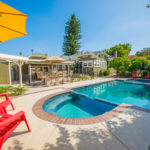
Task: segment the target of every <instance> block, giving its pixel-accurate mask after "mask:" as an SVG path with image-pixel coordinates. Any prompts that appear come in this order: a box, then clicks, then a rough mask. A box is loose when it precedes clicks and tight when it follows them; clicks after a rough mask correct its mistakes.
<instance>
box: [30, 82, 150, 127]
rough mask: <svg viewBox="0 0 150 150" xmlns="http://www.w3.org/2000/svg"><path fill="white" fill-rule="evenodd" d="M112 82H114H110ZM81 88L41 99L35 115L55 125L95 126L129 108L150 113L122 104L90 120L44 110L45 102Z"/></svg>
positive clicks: (33, 109) (146, 110)
mask: <svg viewBox="0 0 150 150" xmlns="http://www.w3.org/2000/svg"><path fill="white" fill-rule="evenodd" d="M110 81H113V80H110ZM104 82H106V81H102V82H97V83H93V84H87V85H84V86H89V85H94V84H99V83H104ZM79 87H83V85H82V86H75V87H73V88H70V89H66V90H64V91H63V92H57V93H54V94H50V95H48V96H45V97H43V98H41V99H40V100H38V101H37V102H36V103H35V104H34V105H33V107H32V111H33V113H34V114H35V115H36V116H37V117H38V118H41V119H42V120H46V121H49V122H53V123H58V124H68V125H89V124H95V123H99V122H103V121H108V120H110V119H111V118H113V117H116V116H118V115H119V114H121V113H122V112H124V111H125V110H126V109H128V108H129V109H136V110H140V111H144V112H148V113H150V110H149V109H145V108H141V107H137V106H133V105H130V104H126V103H122V104H120V105H118V106H116V107H115V108H114V109H112V110H111V111H109V112H107V113H105V114H102V115H98V116H95V117H90V118H66V117H58V116H54V115H51V114H48V113H46V112H45V111H44V110H43V109H42V106H43V104H44V102H45V101H46V100H47V99H49V98H52V97H54V96H57V95H60V94H64V93H67V92H71V91H72V89H75V88H79Z"/></svg>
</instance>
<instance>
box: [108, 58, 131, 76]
mask: <svg viewBox="0 0 150 150" xmlns="http://www.w3.org/2000/svg"><path fill="white" fill-rule="evenodd" d="M130 63H131V61H130V59H128V58H123V57H117V58H114V59H113V60H111V61H110V62H109V66H108V67H109V68H114V69H116V70H117V74H118V73H120V72H125V71H128V70H129V66H130Z"/></svg>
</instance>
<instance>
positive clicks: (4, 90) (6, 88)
mask: <svg viewBox="0 0 150 150" xmlns="http://www.w3.org/2000/svg"><path fill="white" fill-rule="evenodd" d="M9 90H10V87H9V86H3V87H0V93H1V94H2V93H8V92H9Z"/></svg>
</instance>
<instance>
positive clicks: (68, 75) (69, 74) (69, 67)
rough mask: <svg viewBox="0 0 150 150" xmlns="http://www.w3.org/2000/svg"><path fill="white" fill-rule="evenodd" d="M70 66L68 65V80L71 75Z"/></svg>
mask: <svg viewBox="0 0 150 150" xmlns="http://www.w3.org/2000/svg"><path fill="white" fill-rule="evenodd" d="M69 73H70V66H69V65H68V80H69V76H70V74H69Z"/></svg>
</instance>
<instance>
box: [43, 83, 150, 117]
mask: <svg viewBox="0 0 150 150" xmlns="http://www.w3.org/2000/svg"><path fill="white" fill-rule="evenodd" d="M121 103H127V104H132V105H135V106H139V107H143V108H146V109H150V86H149V85H143V84H132V82H131V83H128V82H124V81H110V82H104V83H99V84H95V85H91V86H87V87H81V88H77V89H74V90H73V91H72V92H69V93H65V94H61V95H58V96H55V97H53V98H50V99H48V100H47V101H46V102H45V103H44V105H43V110H44V111H45V112H47V113H49V114H53V115H56V116H59V117H67V118H89V117H93V116H97V115H101V114H104V113H106V112H108V111H110V110H112V109H113V108H115V107H116V106H117V105H119V104H121Z"/></svg>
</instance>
